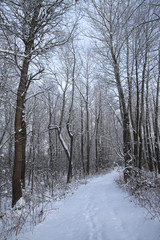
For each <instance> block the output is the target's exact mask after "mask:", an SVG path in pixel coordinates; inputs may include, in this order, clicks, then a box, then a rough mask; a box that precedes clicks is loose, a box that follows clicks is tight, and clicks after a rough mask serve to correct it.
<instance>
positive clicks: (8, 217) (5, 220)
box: [0, 179, 79, 240]
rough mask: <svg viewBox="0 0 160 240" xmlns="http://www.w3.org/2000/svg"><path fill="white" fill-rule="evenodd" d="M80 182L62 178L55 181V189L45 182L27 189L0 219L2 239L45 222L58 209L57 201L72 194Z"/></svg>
mask: <svg viewBox="0 0 160 240" xmlns="http://www.w3.org/2000/svg"><path fill="white" fill-rule="evenodd" d="M78 184H79V182H78V181H74V182H73V183H71V184H66V183H65V180H64V179H62V180H61V181H59V182H56V181H54V182H53V189H50V188H49V186H46V185H45V184H44V183H43V182H38V184H36V186H35V187H34V190H32V191H31V190H30V189H29V188H28V190H26V191H25V192H23V197H22V198H21V199H20V200H19V201H18V202H17V204H16V206H15V207H14V208H13V209H12V208H10V209H8V210H6V211H4V212H3V214H2V216H1V219H0V236H1V237H0V239H1V240H8V239H10V238H11V239H12V237H11V236H12V235H13V234H14V236H15V235H16V236H17V235H18V234H19V233H20V232H21V231H22V232H24V231H26V230H33V229H34V227H35V226H36V225H37V224H39V223H40V222H43V221H44V219H45V218H46V216H47V215H48V213H49V212H51V211H54V210H56V208H55V207H54V203H55V201H56V202H57V201H60V200H61V199H63V198H65V196H66V195H69V194H72V193H73V191H74V190H75V189H76V188H77V187H78Z"/></svg>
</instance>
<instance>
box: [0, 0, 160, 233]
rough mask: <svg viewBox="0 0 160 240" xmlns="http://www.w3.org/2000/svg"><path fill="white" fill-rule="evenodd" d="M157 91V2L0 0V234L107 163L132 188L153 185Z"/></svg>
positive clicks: (158, 162)
mask: <svg viewBox="0 0 160 240" xmlns="http://www.w3.org/2000/svg"><path fill="white" fill-rule="evenodd" d="M159 97H160V3H159V1H158V0H139V1H136V0H88V1H85V0H78V1H74V0H66V1H65V0H1V1H0V218H1V220H2V221H4V224H5V226H7V227H6V231H9V230H14V231H19V229H18V226H19V225H20V222H21V226H20V228H21V227H22V226H23V224H24V221H25V219H26V218H27V217H28V215H29V212H32V211H33V212H34V211H37V216H38V217H37V216H36V214H35V213H34V217H33V218H34V219H32V214H31V215H30V221H31V220H33V222H34V224H36V222H38V221H39V220H37V219H38V218H40V216H41V215H42V208H43V207H44V203H45V202H47V201H48V199H54V198H56V192H57V190H59V191H61V192H62V193H61V195H62V196H63V195H65V191H66V189H68V190H67V191H69V189H70V184H72V183H74V182H76V181H78V180H79V179H86V178H87V176H91V175H95V174H98V173H102V172H105V171H106V170H107V169H110V168H112V167H115V166H119V167H122V168H123V169H124V176H123V179H121V180H119V181H120V183H119V184H120V185H121V183H122V182H123V184H128V185H127V188H130V190H132V194H133V192H134V193H135V191H136V190H137V188H138V189H139V188H140V186H139V185H140V184H141V187H142V185H143V186H144V187H145V188H146V187H148V186H149V187H152V188H154V189H157V186H158V189H160V180H159V174H160V132H159V127H160V122H159V120H160V112H159V111H160V103H159V101H160V99H159ZM146 176H148V178H149V182H150V183H151V184H150V185H149V183H148V184H147V183H146V181H145V180H146V178H147V177H146ZM136 177H137V182H136V183H135V185H134V184H133V182H132V181H130V179H132V180H133V178H134V179H135V178H136ZM142 179H143V181H142ZM140 181H141V182H140ZM129 183H130V187H129ZM138 184H139V185H138ZM137 186H138V187H137ZM133 188H134V191H133ZM158 191H159V190H158ZM158 196H159V193H158ZM158 196H157V197H158ZM156 199H157V198H156ZM21 200H23V201H24V202H25V208H26V209H27V210H26V212H25V214H24V216H22V214H21V215H20V216H19V215H16V209H18V208H20V209H21V208H22V206H20V207H19V204H20V201H21ZM31 203H32V204H31ZM22 205H23V204H22ZM157 208H159V210H158V211H159V214H160V207H159V206H158V207H157ZM35 209H36V210H35ZM156 214H157V213H156ZM15 219H16V220H15ZM13 222H14V224H13ZM15 229H17V230H15Z"/></svg>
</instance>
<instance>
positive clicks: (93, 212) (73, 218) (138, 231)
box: [17, 171, 160, 240]
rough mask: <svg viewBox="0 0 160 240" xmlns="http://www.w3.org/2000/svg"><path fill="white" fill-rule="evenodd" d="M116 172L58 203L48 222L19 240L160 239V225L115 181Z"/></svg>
mask: <svg viewBox="0 0 160 240" xmlns="http://www.w3.org/2000/svg"><path fill="white" fill-rule="evenodd" d="M117 175H118V173H117V172H116V171H113V172H110V173H108V174H106V175H103V176H99V177H94V178H92V179H90V180H88V183H87V184H86V185H85V184H83V185H80V187H79V188H78V190H76V191H75V192H74V194H72V195H70V196H68V197H66V198H65V199H63V200H61V201H59V202H57V203H55V209H56V210H54V211H53V212H50V213H49V215H48V216H47V217H46V219H45V221H44V222H42V223H40V224H39V225H38V226H36V227H35V228H34V231H33V232H28V233H24V234H21V236H18V238H17V239H18V240H44V239H45V240H128V239H129V240H159V239H160V222H159V221H158V220H156V219H155V220H151V219H150V217H149V216H148V215H147V212H146V210H145V209H144V208H141V207H140V206H135V204H134V203H133V202H131V201H130V198H129V197H128V195H127V194H126V193H125V192H123V191H122V190H121V189H120V188H119V187H118V186H117V185H116V183H115V182H114V179H115V177H116V176H117Z"/></svg>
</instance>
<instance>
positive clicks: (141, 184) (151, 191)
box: [116, 167, 160, 221]
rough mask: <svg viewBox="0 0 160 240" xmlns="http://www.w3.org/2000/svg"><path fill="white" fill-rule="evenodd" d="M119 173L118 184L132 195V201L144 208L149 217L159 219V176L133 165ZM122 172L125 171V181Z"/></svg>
mask: <svg viewBox="0 0 160 240" xmlns="http://www.w3.org/2000/svg"><path fill="white" fill-rule="evenodd" d="M119 173H120V174H119V178H117V179H116V182H117V183H118V185H119V186H120V187H121V188H122V189H124V190H125V191H127V192H128V193H129V194H130V196H132V197H131V200H132V201H134V202H135V203H136V204H140V205H141V206H142V207H144V208H146V209H147V211H148V214H149V215H150V217H151V218H158V219H159V221H160V176H155V174H152V173H151V172H146V171H144V170H140V169H137V168H133V167H132V168H127V169H123V170H120V171H119ZM124 173H125V174H126V173H127V179H126V181H125V180H124Z"/></svg>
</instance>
